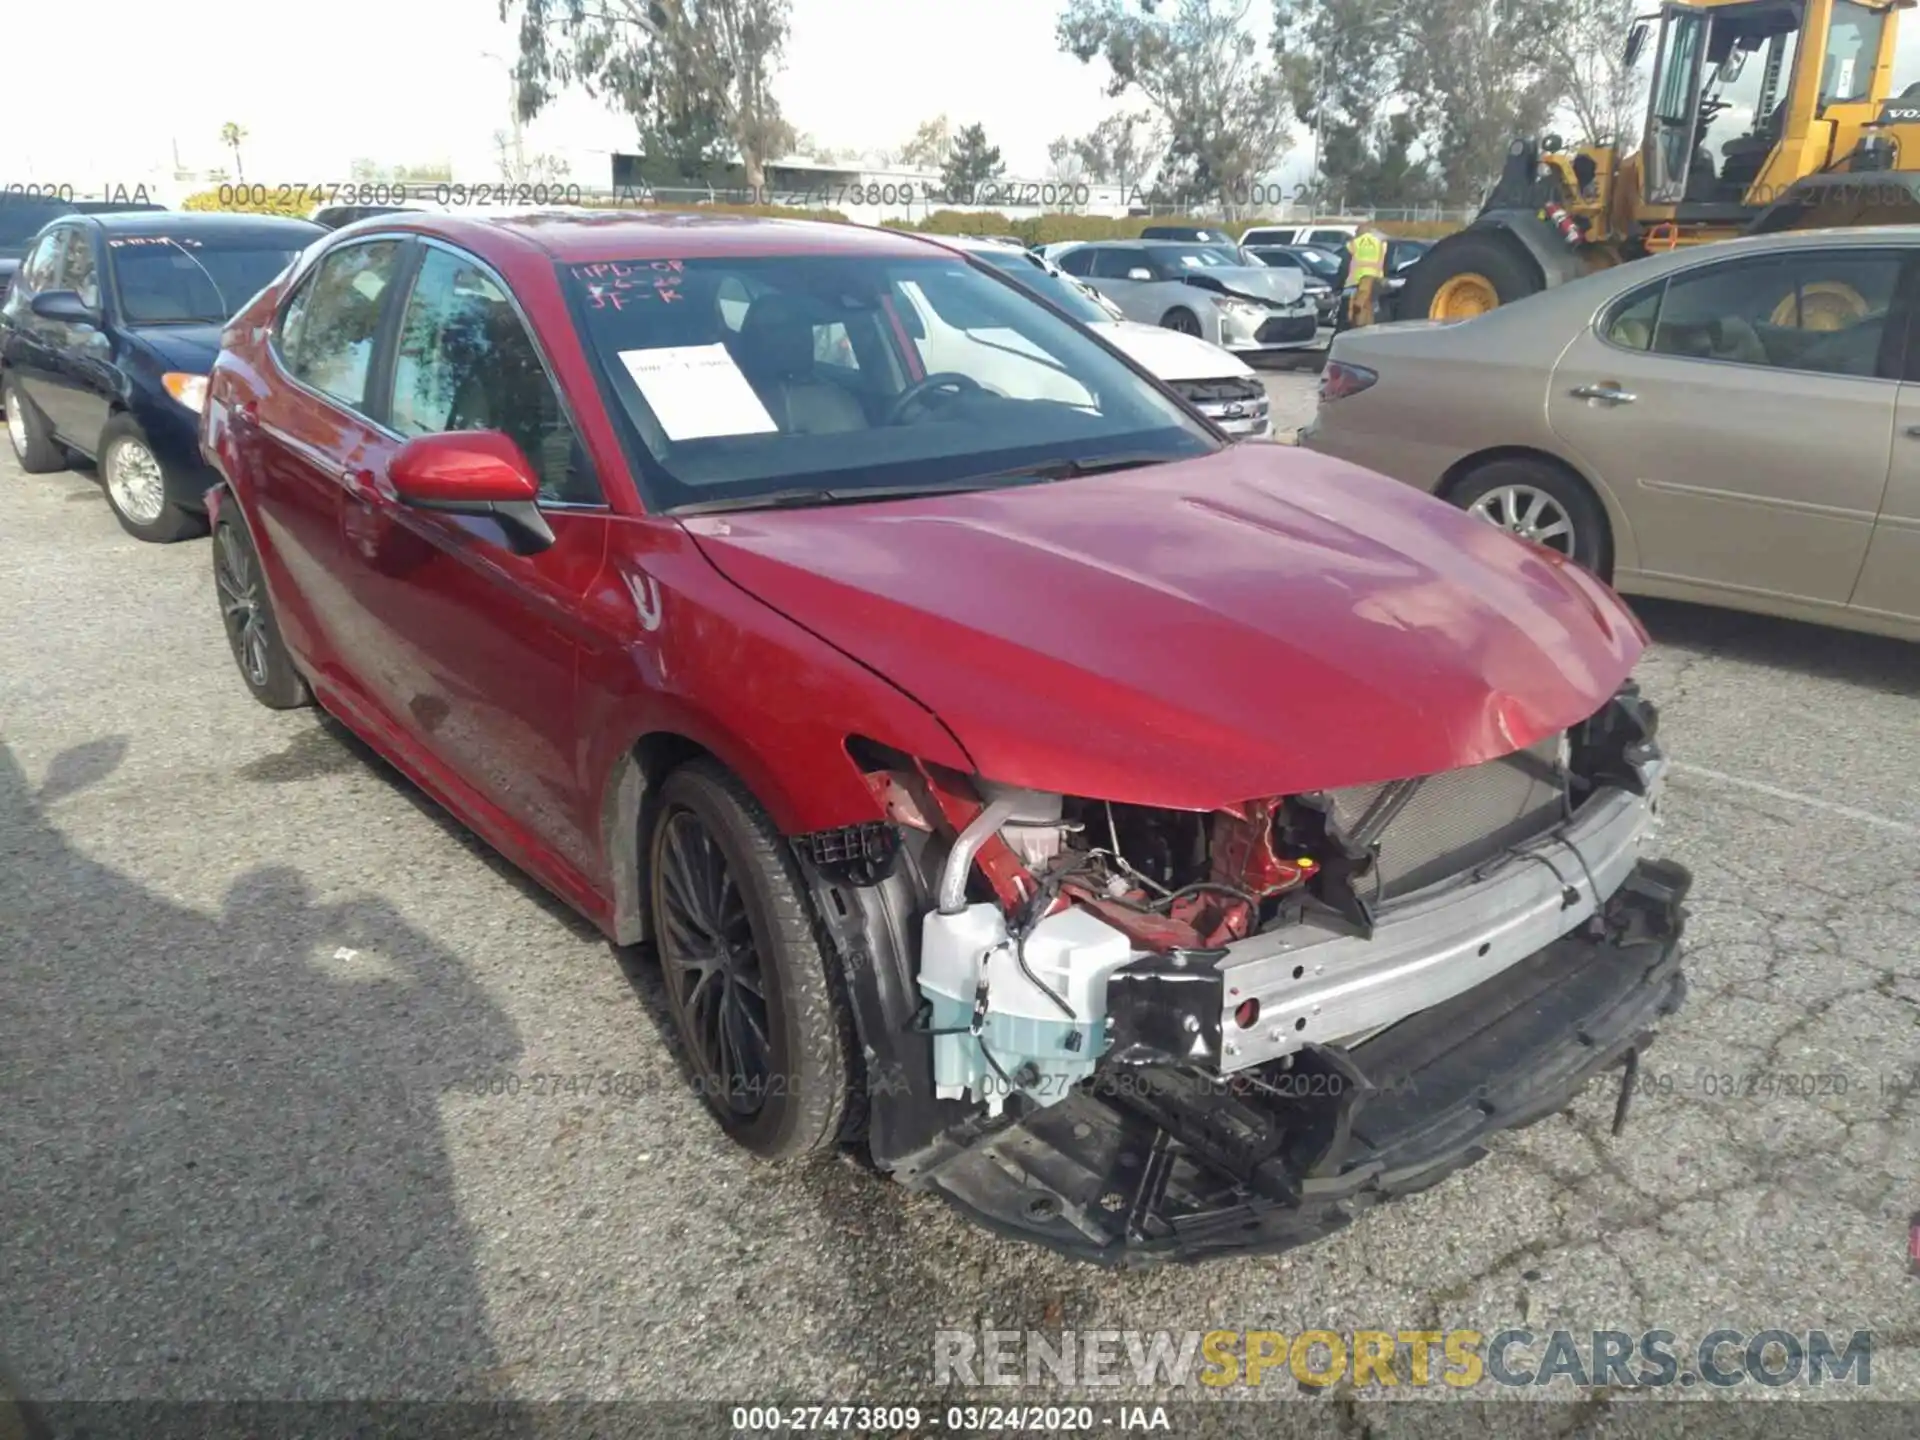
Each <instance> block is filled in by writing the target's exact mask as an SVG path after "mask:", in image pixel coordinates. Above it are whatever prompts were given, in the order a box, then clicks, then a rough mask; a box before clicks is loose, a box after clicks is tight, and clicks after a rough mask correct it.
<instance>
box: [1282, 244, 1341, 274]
mask: <svg viewBox="0 0 1920 1440" xmlns="http://www.w3.org/2000/svg"><path fill="white" fill-rule="evenodd" d="M1293 253H1294V254H1295V255H1298V256H1299V257H1300V263H1301V264H1302V265H1305V266H1306V267H1307V269H1309V270H1311V271H1312V272H1313V273H1314V274H1315V275H1318V276H1320V277H1321V278H1322V279H1325V280H1331V279H1332V278H1333V277H1334V276H1336V275H1338V274H1339V273H1340V257H1339V256H1338V255H1335V254H1332V253H1331V252H1330V251H1326V250H1295V251H1294V252H1293Z"/></svg>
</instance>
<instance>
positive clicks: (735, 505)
mask: <svg viewBox="0 0 1920 1440" xmlns="http://www.w3.org/2000/svg"><path fill="white" fill-rule="evenodd" d="M1172 458H1173V457H1172V456H1169V455H1146V454H1140V455H1095V456H1093V457H1092V458H1090V459H1086V460H1047V461H1043V462H1041V463H1040V464H1038V465H1022V466H1020V467H1018V468H1017V469H1013V470H996V471H994V472H993V473H992V474H990V475H974V476H971V477H969V478H968V479H965V480H953V481H948V482H946V483H944V484H928V485H868V486H850V487H848V488H847V489H844V490H834V489H813V488H810V487H800V486H796V487H795V488H793V489H791V490H768V491H764V492H762V493H761V494H758V495H729V496H727V497H725V498H724V499H719V500H693V501H689V502H688V503H687V504H685V505H672V506H669V507H668V508H667V511H666V513H667V514H669V515H719V514H723V513H725V512H727V511H729V510H804V509H807V508H809V507H811V506H816V505H864V504H867V503H868V502H870V501H874V500H907V499H911V498H913V497H914V496H916V495H963V494H965V493H967V492H968V491H970V490H993V489H999V488H1002V487H1004V486H1006V485H1008V484H1010V483H1012V482H1016V481H1022V480H1025V481H1032V482H1036V483H1038V482H1045V481H1049V480H1072V479H1076V478H1078V477H1079V476H1082V475H1098V474H1101V473H1102V472H1104V471H1108V470H1133V469H1136V468H1138V467H1140V466H1142V465H1162V464H1165V463H1166V462H1167V461H1168V460H1170V459H1172Z"/></svg>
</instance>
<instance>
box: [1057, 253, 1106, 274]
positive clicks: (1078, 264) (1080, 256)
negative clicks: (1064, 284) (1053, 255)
mask: <svg viewBox="0 0 1920 1440" xmlns="http://www.w3.org/2000/svg"><path fill="white" fill-rule="evenodd" d="M1097 254H1099V251H1097V250H1069V251H1067V253H1066V254H1064V255H1062V256H1061V257H1060V258H1059V259H1058V260H1056V261H1055V262H1054V263H1055V264H1056V265H1058V266H1059V267H1060V268H1061V269H1062V270H1064V271H1066V272H1067V274H1069V275H1091V274H1092V273H1093V257H1094V256H1095V255H1097Z"/></svg>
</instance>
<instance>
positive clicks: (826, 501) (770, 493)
mask: <svg viewBox="0 0 1920 1440" xmlns="http://www.w3.org/2000/svg"><path fill="white" fill-rule="evenodd" d="M985 488H986V481H985V480H983V479H972V480H956V481H953V482H951V483H949V484H944V485H868V486H865V487H861V486H850V487H848V488H847V489H845V490H832V489H815V488H811V487H805V486H796V487H794V488H793V489H791V490H766V491H762V492H761V493H759V494H757V495H729V496H726V497H725V498H723V499H719V500H692V501H689V502H688V503H687V504H685V505H670V506H668V507H667V511H666V513H667V514H669V515H719V514H723V513H725V512H726V511H729V510H804V509H807V508H809V507H811V506H815V505H863V504H865V503H867V502H868V501H871V500H907V499H911V498H912V497H914V496H916V495H959V494H964V493H965V492H967V491H969V490H981V489H985Z"/></svg>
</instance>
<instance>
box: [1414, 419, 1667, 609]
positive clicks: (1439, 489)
mask: <svg viewBox="0 0 1920 1440" xmlns="http://www.w3.org/2000/svg"><path fill="white" fill-rule="evenodd" d="M1503 460H1527V461H1532V462H1534V463H1536V464H1540V465H1546V466H1549V467H1551V468H1552V469H1554V470H1557V471H1559V472H1560V473H1561V474H1562V475H1564V476H1566V477H1567V478H1568V479H1569V480H1572V481H1573V482H1574V483H1575V484H1577V485H1579V486H1580V488H1581V489H1583V490H1585V491H1586V492H1587V493H1588V494H1589V495H1591V496H1592V497H1593V498H1594V500H1595V501H1597V502H1598V503H1599V506H1600V510H1601V513H1603V514H1604V515H1605V516H1606V517H1607V536H1606V539H1607V561H1608V565H1607V571H1608V573H1607V574H1606V575H1605V576H1603V577H1602V578H1603V579H1605V580H1607V581H1609V582H1611V580H1612V577H1613V572H1615V571H1617V570H1621V569H1629V570H1630V569H1632V568H1634V566H1633V563H1632V562H1633V560H1634V558H1635V553H1636V552H1635V549H1634V544H1633V529H1632V526H1631V525H1630V524H1628V521H1627V516H1626V512H1625V511H1624V510H1622V509H1621V508H1620V503H1619V501H1618V500H1617V499H1615V497H1614V495H1613V492H1612V491H1611V490H1609V489H1608V488H1607V487H1606V486H1605V485H1603V484H1601V483H1600V482H1599V481H1598V480H1596V479H1595V478H1594V477H1593V476H1591V475H1589V474H1587V473H1586V471H1584V470H1582V469H1581V468H1580V467H1579V466H1578V465H1575V464H1573V463H1572V462H1571V461H1569V460H1568V459H1567V458H1566V457H1565V456H1562V455H1556V454H1554V453H1553V451H1551V450H1542V449H1540V448H1538V447H1537V446H1533V445H1494V446H1490V447H1488V448H1487V449H1485V450H1476V451H1475V452H1474V453H1473V454H1471V455H1467V456H1463V457H1462V458H1461V459H1459V460H1456V461H1454V462H1453V464H1452V465H1450V466H1448V467H1447V470H1446V473H1445V474H1443V475H1442V476H1441V477H1440V481H1439V483H1438V484H1437V485H1435V486H1434V487H1433V493H1434V494H1435V495H1436V496H1438V497H1439V498H1440V499H1442V500H1445V501H1448V502H1449V503H1451V502H1452V500H1453V496H1454V493H1455V492H1456V491H1457V490H1459V488H1460V487H1461V486H1462V485H1464V484H1465V483H1466V482H1467V481H1468V480H1470V479H1471V478H1472V477H1473V476H1474V475H1476V474H1478V473H1479V472H1480V471H1482V470H1484V469H1486V467H1487V466H1489V465H1494V464H1497V463H1499V462H1500V461H1503Z"/></svg>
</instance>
